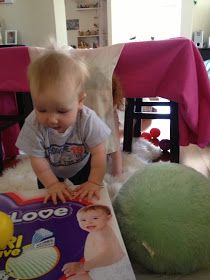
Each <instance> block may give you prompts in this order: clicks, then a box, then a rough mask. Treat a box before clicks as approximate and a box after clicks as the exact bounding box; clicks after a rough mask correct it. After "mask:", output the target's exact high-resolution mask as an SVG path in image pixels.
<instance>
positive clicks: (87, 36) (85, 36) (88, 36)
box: [77, 34, 99, 38]
mask: <svg viewBox="0 0 210 280" xmlns="http://www.w3.org/2000/svg"><path fill="white" fill-rule="evenodd" d="M90 37H99V35H98V34H97V35H83V36H77V38H90Z"/></svg>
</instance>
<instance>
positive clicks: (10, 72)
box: [0, 47, 30, 158]
mask: <svg viewBox="0 0 210 280" xmlns="http://www.w3.org/2000/svg"><path fill="white" fill-rule="evenodd" d="M29 61H30V60H29V55H28V48H27V47H12V48H10V47H9V48H0V65H1V67H0V114H1V115H7V114H16V113H17V104H16V96H15V92H17V91H19V92H27V91H28V83H27V75H26V73H27V66H28V64H29ZM19 130H20V129H19V125H17V124H15V125H13V126H12V127H9V128H7V129H5V130H4V131H3V132H2V133H1V137H2V143H3V151H4V157H6V158H10V157H14V156H16V155H17V154H18V149H17V148H16V147H15V142H16V138H17V136H18V133H19Z"/></svg>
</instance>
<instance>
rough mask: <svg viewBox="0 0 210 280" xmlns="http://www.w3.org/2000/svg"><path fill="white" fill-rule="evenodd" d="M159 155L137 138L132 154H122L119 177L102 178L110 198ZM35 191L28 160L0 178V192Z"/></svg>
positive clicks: (156, 148) (157, 151) (108, 176)
mask: <svg viewBox="0 0 210 280" xmlns="http://www.w3.org/2000/svg"><path fill="white" fill-rule="evenodd" d="M160 155H161V150H160V148H158V147H156V146H154V145H153V144H151V143H150V142H148V141H146V140H144V139H141V138H139V139H138V140H137V141H136V142H134V143H133V152H132V153H130V154H128V153H123V166H124V167H123V168H124V172H123V174H122V175H121V176H120V177H113V176H111V175H110V174H109V173H108V172H107V174H106V175H105V178H104V184H105V187H107V189H108V192H109V195H110V198H111V199H112V200H113V199H114V198H115V196H116V195H117V193H118V191H119V189H120V188H121V186H122V185H123V184H124V183H125V182H126V181H127V180H128V179H129V178H130V176H131V175H132V174H133V173H134V172H135V171H136V170H139V169H143V168H144V167H145V165H147V164H148V163H149V162H152V161H153V160H155V159H156V158H158V157H159V156H160ZM32 189H37V181H36V176H35V174H34V172H33V170H32V168H31V165H30V161H29V159H28V158H26V157H23V158H22V160H21V161H20V162H19V163H18V164H17V165H16V166H15V167H14V168H9V169H6V170H5V171H4V172H3V176H1V177H0V192H8V191H23V190H32Z"/></svg>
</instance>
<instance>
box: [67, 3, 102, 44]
mask: <svg viewBox="0 0 210 280" xmlns="http://www.w3.org/2000/svg"><path fill="white" fill-rule="evenodd" d="M80 6H84V7H80ZM89 6H90V7H89ZM66 17H67V19H78V20H79V30H68V41H69V45H75V46H76V47H78V48H97V47H102V46H106V45H107V1H106V0H97V1H96V0H92V1H91V0H89V1H84V0H81V1H80V0H77V1H72V0H66Z"/></svg>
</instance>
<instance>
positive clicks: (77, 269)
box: [62, 262, 85, 277]
mask: <svg viewBox="0 0 210 280" xmlns="http://www.w3.org/2000/svg"><path fill="white" fill-rule="evenodd" d="M62 271H63V273H64V274H65V276H67V277H68V276H71V275H72V274H74V273H81V272H85V270H84V265H83V264H82V263H80V262H71V263H66V264H65V265H64V266H63V268H62Z"/></svg>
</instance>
